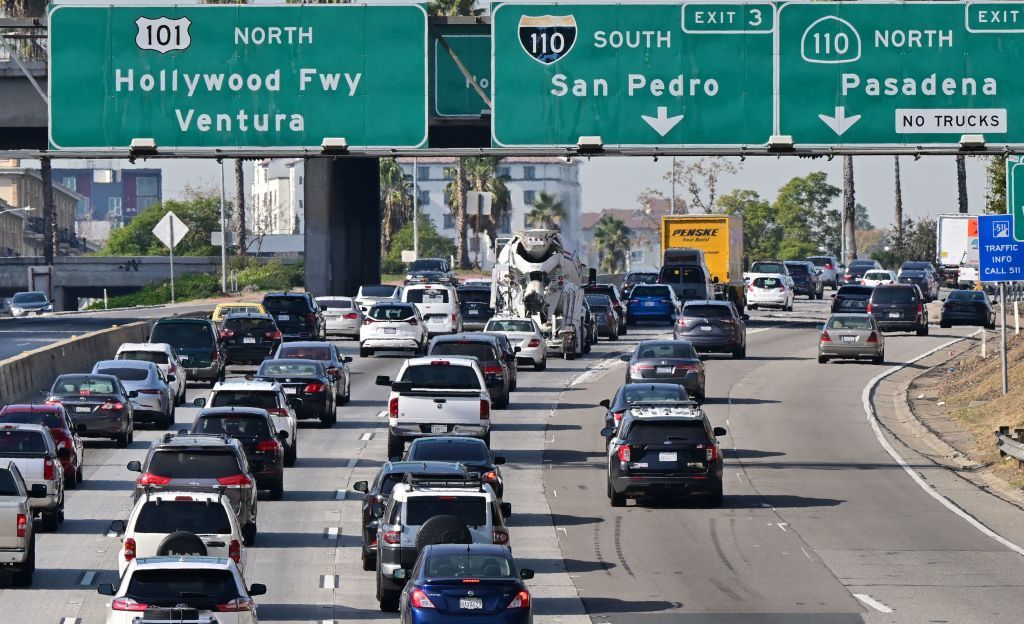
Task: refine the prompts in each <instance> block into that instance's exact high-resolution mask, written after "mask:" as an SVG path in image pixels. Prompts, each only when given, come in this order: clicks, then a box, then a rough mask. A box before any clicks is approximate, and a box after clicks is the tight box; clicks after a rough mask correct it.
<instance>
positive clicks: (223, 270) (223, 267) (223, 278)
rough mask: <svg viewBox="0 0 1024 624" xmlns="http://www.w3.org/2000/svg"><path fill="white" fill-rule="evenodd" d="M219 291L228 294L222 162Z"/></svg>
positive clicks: (222, 166)
mask: <svg viewBox="0 0 1024 624" xmlns="http://www.w3.org/2000/svg"><path fill="white" fill-rule="evenodd" d="M220 291H221V292H222V293H225V294H226V293H227V292H228V227H227V218H226V217H225V215H224V161H223V160H221V161H220Z"/></svg>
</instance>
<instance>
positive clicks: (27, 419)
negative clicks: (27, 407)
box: [0, 411, 64, 429]
mask: <svg viewBox="0 0 1024 624" xmlns="http://www.w3.org/2000/svg"><path fill="white" fill-rule="evenodd" d="M0 422H3V423H16V424H27V425H43V426H45V427H49V428H51V429H62V428H63V427H64V419H63V418H62V417H61V415H60V414H57V413H55V412H14V411H8V412H6V413H5V414H4V415H3V416H0Z"/></svg>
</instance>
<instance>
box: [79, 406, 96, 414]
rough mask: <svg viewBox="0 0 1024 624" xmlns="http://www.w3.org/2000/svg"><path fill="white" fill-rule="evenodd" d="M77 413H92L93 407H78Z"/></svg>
mask: <svg viewBox="0 0 1024 624" xmlns="http://www.w3.org/2000/svg"><path fill="white" fill-rule="evenodd" d="M75 411H76V412H77V413H79V414H88V413H89V412H91V411H92V408H91V407H76V408H75Z"/></svg>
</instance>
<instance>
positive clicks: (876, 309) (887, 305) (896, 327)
mask: <svg viewBox="0 0 1024 624" xmlns="http://www.w3.org/2000/svg"><path fill="white" fill-rule="evenodd" d="M925 303H926V301H925V298H924V295H922V294H921V289H920V288H918V287H917V286H916V285H915V284H883V285H880V286H875V289H874V291H872V292H871V298H870V299H868V308H867V313H868V314H870V315H871V316H873V317H875V321H877V322H878V328H879V329H881V330H882V331H884V332H885V331H916V332H917V335H918V336H927V335H928V310H927V309H926V308H925Z"/></svg>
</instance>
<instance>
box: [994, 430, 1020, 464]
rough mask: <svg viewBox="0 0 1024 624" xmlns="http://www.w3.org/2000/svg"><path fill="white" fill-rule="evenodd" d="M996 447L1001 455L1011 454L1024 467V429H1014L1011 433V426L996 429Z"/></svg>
mask: <svg viewBox="0 0 1024 624" xmlns="http://www.w3.org/2000/svg"><path fill="white" fill-rule="evenodd" d="M996 448H998V449H999V456H1000V457H1006V456H1007V455H1009V456H1010V457H1012V458H1014V459H1016V460H1017V465H1018V466H1019V467H1020V468H1024V429H1014V430H1013V435H1010V428H1009V427H1000V428H999V431H996Z"/></svg>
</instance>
